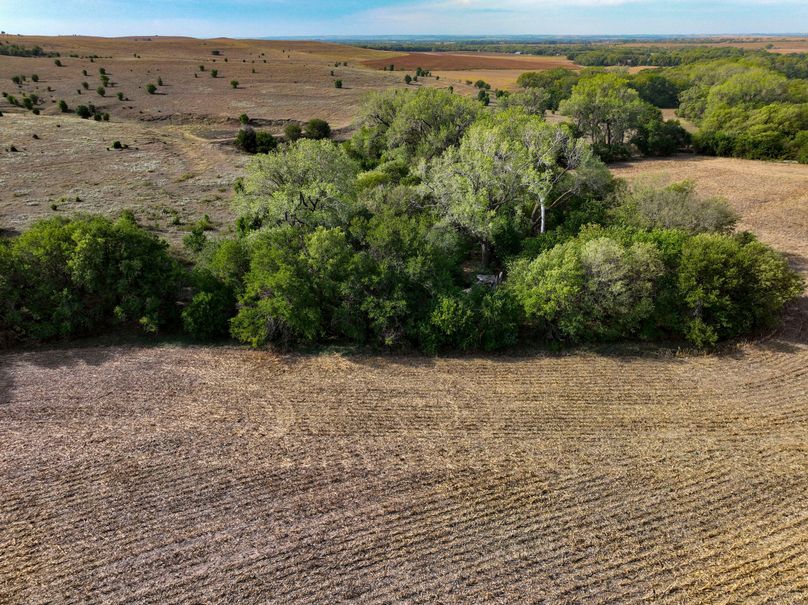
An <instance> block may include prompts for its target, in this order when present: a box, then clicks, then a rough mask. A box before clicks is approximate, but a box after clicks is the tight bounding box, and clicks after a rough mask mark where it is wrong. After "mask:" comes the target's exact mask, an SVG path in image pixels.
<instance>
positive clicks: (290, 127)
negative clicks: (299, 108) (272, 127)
mask: <svg viewBox="0 0 808 605" xmlns="http://www.w3.org/2000/svg"><path fill="white" fill-rule="evenodd" d="M283 135H284V136H285V137H286V140H287V141H291V142H295V141H297V140H298V139H299V138H300V137H301V136H303V129H302V128H300V125H299V124H287V125H286V126H285V127H284V129H283Z"/></svg>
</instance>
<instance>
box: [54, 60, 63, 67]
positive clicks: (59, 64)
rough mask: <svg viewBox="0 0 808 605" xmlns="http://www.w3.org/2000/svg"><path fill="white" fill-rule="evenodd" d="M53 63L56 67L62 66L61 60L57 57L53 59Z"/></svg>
mask: <svg viewBox="0 0 808 605" xmlns="http://www.w3.org/2000/svg"><path fill="white" fill-rule="evenodd" d="M53 64H54V65H55V66H56V67H61V66H62V62H61V61H60V60H59V59H54V60H53Z"/></svg>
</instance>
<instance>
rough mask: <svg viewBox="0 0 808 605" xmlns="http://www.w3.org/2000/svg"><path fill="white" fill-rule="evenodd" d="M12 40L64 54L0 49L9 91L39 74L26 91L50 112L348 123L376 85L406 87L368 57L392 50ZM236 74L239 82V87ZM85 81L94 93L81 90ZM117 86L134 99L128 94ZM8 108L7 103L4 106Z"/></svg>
mask: <svg viewBox="0 0 808 605" xmlns="http://www.w3.org/2000/svg"><path fill="white" fill-rule="evenodd" d="M0 39H2V37H0ZM5 41H6V42H12V43H17V44H21V45H24V46H27V47H31V46H34V45H39V46H41V47H42V48H44V49H45V50H47V51H54V52H59V53H61V55H62V56H61V58H60V59H59V60H60V62H61V63H62V66H61V67H57V66H56V65H55V63H54V60H53V59H52V58H44V57H42V58H28V57H4V56H0V82H3V85H2V89H3V90H6V91H8V92H9V93H13V92H14V90H13V89H14V88H15V87H14V85H13V84H12V83H11V81H10V79H11V78H12V77H13V76H15V75H18V74H23V75H30V74H32V73H36V74H37V75H38V76H39V82H37V83H32V82H28V83H27V85H25V86H23V89H24V90H26V91H27V90H29V89H30V90H31V91H35V92H37V93H38V94H40V96H43V98H44V99H45V101H46V106H49V107H50V109H49V110H48V111H47V112H46V113H59V110H58V108H57V107H56V102H57V101H58V100H59V99H64V100H65V101H66V102H67V104H68V106H69V107H71V108H74V107H76V106H77V105H79V104H86V103H88V102H90V103H93V104H95V105H96V106H97V107H98V108H99V110H101V111H105V112H109V113H110V115H111V116H112V118H113V119H116V118H119V119H129V120H139V121H157V122H166V121H167V122H174V123H185V124H187V123H223V122H224V123H230V124H231V125H235V126H237V125H238V117H239V115H240V114H242V113H247V114H248V115H249V116H250V117H252V118H254V119H257V120H271V121H272V123H273V124H274V125H275V126H282V125H283V124H284V123H287V122H288V121H297V122H300V121H305V120H309V119H311V118H312V117H319V118H323V119H325V120H328V121H329V122H331V123H332V125H333V126H335V127H337V128H340V127H345V126H348V125H350V123H351V120H352V119H353V115H354V113H355V111H356V108H357V107H358V105H359V102H360V101H361V98H362V96H363V94H364V93H366V92H367V91H368V90H373V89H377V88H381V87H384V88H386V87H389V86H393V85H396V84H400V85H402V86H403V83H401V82H400V78H399V77H398V76H397V75H395V74H389V73H388V74H385V73H384V72H380V71H375V70H369V69H366V68H364V67H363V66H362V65H361V64H360V62H361V61H363V60H368V59H373V58H384V57H387V56H392V53H387V52H382V51H374V50H366V49H361V48H354V47H349V46H341V45H337V44H326V43H320V42H289V41H283V42H279V41H262V40H231V39H219V40H198V39H193V38H166V37H159V38H158V37H154V38H114V39H110V38H91V37H78V36H75V37H70V36H63V37H55V38H54V37H34V36H20V37H16V36H15V37H8V38H7V39H5ZM214 52H217V53H218V54H217V55H214V54H212V53H214ZM71 54H72V55H79V56H78V57H71V56H70V55H71ZM91 57H95V58H93V59H92V61H91V60H90V58H91ZM225 59H226V61H225ZM265 61H266V62H265ZM336 63H339V66H337V65H336ZM344 63H348V65H347V66H346V65H344ZM200 66H203V67H204V71H201V70H200ZM101 68H103V69H104V70H105V71H106V73H107V75H108V76H109V78H110V80H111V82H112V83H113V84H114V85H112V86H108V87H107V93H106V95H105V96H104V97H100V96H98V95H97V94H96V92H95V90H96V87H97V86H98V84H99V78H100V75H101V74H100V73H99V70H100V69H101ZM214 69H215V70H217V72H218V73H217V77H216V78H213V77H212V70H214ZM83 70H86V71H87V74H88V75H87V76H85V75H83V73H82V72H83ZM253 70H255V73H253ZM332 71H333V72H334V76H332V75H331V72H332ZM195 74H196V77H194V75H195ZM158 78H161V79H162V80H163V82H164V85H163V86H157V91H156V94H149V93H148V92H147V90H146V86H147V85H148V84H149V83H154V84H157V83H158ZM337 78H340V79H342V80H343V83H344V86H343V88H342V89H336V88H335V87H334V80H335V79H337ZM231 80H237V81H238V83H239V87H238V88H237V89H233V88H232V87H231V85H230V81H231ZM85 81H86V82H88V84H89V85H90V86H89V88H88V89H87V90H84V89H83V87H82V82H85ZM48 87H51V88H52V89H53V91H52V92H48V91H47V88H48ZM79 90H81V94H79V93H78V91H79ZM118 92H121V93H123V94H124V98H125V99H129V100H124V101H119V100H118V99H117V93H118ZM51 101H53V102H51ZM8 109H10V107H9V106H8V104H7V103H6V102H5V99H3V100H1V101H0V110H2V111H4V112H5V111H6V110H8Z"/></svg>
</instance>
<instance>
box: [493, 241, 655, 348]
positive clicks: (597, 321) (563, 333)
mask: <svg viewBox="0 0 808 605" xmlns="http://www.w3.org/2000/svg"><path fill="white" fill-rule="evenodd" d="M663 271H664V266H663V264H662V260H661V254H660V252H659V250H658V249H657V248H656V247H655V246H654V245H653V244H649V243H643V242H636V243H631V244H625V243H621V242H619V241H616V240H615V239H612V238H609V237H605V236H604V237H596V238H591V239H590V238H587V237H579V238H576V239H574V240H570V241H568V242H566V243H564V244H561V245H559V246H556V247H555V248H553V249H551V250H549V251H548V252H545V253H544V254H541V255H539V256H538V257H537V258H535V259H533V260H520V261H517V262H515V263H514V264H513V266H512V267H511V270H510V278H509V281H508V288H509V289H510V290H511V292H512V293H513V295H514V297H515V298H516V300H517V301H519V303H520V305H521V306H522V309H523V311H524V313H525V317H526V318H527V319H528V321H529V322H530V323H531V324H532V325H533V326H534V327H535V328H536V329H538V330H539V331H540V332H541V333H543V334H545V335H546V336H547V337H548V338H550V339H561V340H570V341H573V342H575V341H582V340H594V339H615V338H619V337H630V336H636V335H638V334H639V333H640V332H641V329H642V327H643V324H644V322H645V321H646V320H647V319H648V318H649V317H651V316H652V315H653V313H654V295H655V289H656V282H657V280H659V279H660V278H661V277H662V275H663Z"/></svg>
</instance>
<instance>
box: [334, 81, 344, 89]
mask: <svg viewBox="0 0 808 605" xmlns="http://www.w3.org/2000/svg"><path fill="white" fill-rule="evenodd" d="M334 88H342V80H334Z"/></svg>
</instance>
